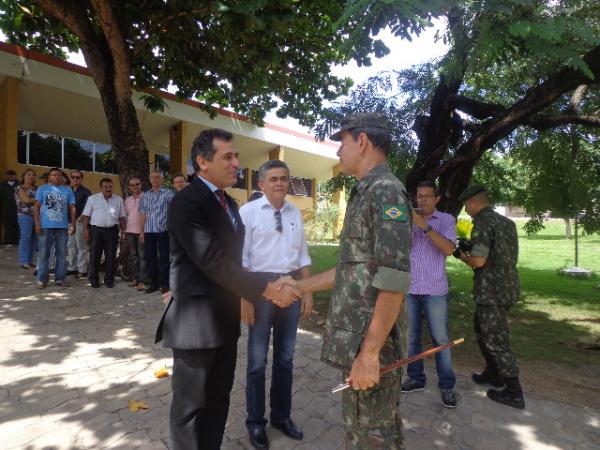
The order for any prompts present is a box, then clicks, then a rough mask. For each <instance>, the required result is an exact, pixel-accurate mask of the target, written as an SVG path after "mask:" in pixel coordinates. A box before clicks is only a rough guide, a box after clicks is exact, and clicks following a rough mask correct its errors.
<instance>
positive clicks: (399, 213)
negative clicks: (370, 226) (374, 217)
mask: <svg viewBox="0 0 600 450" xmlns="http://www.w3.org/2000/svg"><path fill="white" fill-rule="evenodd" d="M382 214H383V217H382V218H383V220H393V221H395V222H406V221H408V208H407V206H406V205H383V212H382Z"/></svg>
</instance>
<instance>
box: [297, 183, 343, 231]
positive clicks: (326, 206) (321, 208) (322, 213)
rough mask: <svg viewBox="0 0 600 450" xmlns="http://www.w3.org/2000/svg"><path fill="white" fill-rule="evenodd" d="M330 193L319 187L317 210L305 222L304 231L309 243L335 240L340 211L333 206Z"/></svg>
mask: <svg viewBox="0 0 600 450" xmlns="http://www.w3.org/2000/svg"><path fill="white" fill-rule="evenodd" d="M332 200H333V199H332V195H331V192H329V191H328V190H326V189H324V187H323V186H319V189H318V191H317V208H316V210H315V211H313V212H312V214H311V216H309V217H308V218H307V219H306V220H305V225H304V226H305V230H306V234H307V236H308V239H310V240H311V241H326V240H333V239H336V236H335V230H336V227H337V225H338V221H339V219H340V209H339V208H338V207H337V206H336V205H334V204H333V202H332Z"/></svg>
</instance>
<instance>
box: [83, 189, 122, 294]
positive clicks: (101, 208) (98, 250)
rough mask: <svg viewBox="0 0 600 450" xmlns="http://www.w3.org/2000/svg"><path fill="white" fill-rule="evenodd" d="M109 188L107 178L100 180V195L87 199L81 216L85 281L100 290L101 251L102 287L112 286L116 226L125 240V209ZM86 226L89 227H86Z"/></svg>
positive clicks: (114, 265)
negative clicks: (85, 245) (86, 243)
mask: <svg viewBox="0 0 600 450" xmlns="http://www.w3.org/2000/svg"><path fill="white" fill-rule="evenodd" d="M112 189H113V182H112V180H111V179H110V178H103V179H102V180H100V192H98V193H97V194H94V195H91V196H89V197H88V199H87V202H86V204H85V208H83V213H82V214H81V217H82V218H83V236H84V238H85V240H86V241H90V268H89V272H88V279H89V280H90V284H91V285H92V287H93V288H97V287H100V284H99V278H98V269H99V266H100V259H101V258H102V252H104V260H105V263H106V269H105V273H104V284H105V285H106V287H109V288H111V287H113V286H114V285H115V267H116V262H117V261H116V255H117V244H118V242H119V225H120V226H121V238H122V239H124V237H125V217H126V214H125V206H124V205H123V199H122V198H121V197H119V196H118V195H113V193H112ZM88 224H89V225H91V226H89V227H88Z"/></svg>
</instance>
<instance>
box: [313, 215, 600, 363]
mask: <svg viewBox="0 0 600 450" xmlns="http://www.w3.org/2000/svg"><path fill="white" fill-rule="evenodd" d="M523 223H524V222H517V227H518V228H519V236H520V239H519V245H520V255H519V274H520V277H521V288H522V299H521V301H520V302H519V303H518V304H517V305H516V306H515V307H514V308H513V309H512V310H511V313H510V331H511V344H512V347H513V350H514V351H515V353H516V354H517V357H518V359H519V360H520V361H521V362H531V363H534V364H535V363H544V365H545V367H551V366H546V363H552V364H556V365H558V366H562V367H564V368H568V369H569V370H572V371H574V372H575V373H584V372H585V373H587V374H589V375H592V374H594V373H596V374H597V373H598V371H600V351H598V350H589V349H585V348H583V347H582V346H581V344H579V341H580V340H581V339H582V338H584V339H585V338H588V339H589V338H594V337H595V338H600V287H599V286H600V277H598V276H597V275H595V276H593V277H592V278H589V279H575V278H570V277H565V276H562V275H559V274H558V273H557V269H560V268H563V267H572V266H573V265H574V259H575V258H574V241H573V240H566V239H565V237H564V232H565V226H564V224H563V222H562V221H560V222H551V223H549V224H548V225H547V227H546V229H545V230H543V231H542V232H540V233H539V234H538V235H536V236H532V237H528V236H527V235H526V234H525V233H524V232H523V231H522V230H521V229H520V228H521V226H522V224H523ZM579 248H580V257H579V265H580V266H581V267H585V268H588V269H591V270H593V271H594V272H596V273H600V236H584V237H582V238H581V239H580V246H579ZM310 252H311V256H312V258H313V267H312V269H313V271H314V272H320V271H322V270H325V269H328V268H330V267H332V266H333V265H334V264H335V260H336V256H337V246H327V245H315V246H312V247H311V248H310ZM448 274H449V278H450V283H451V303H450V305H451V306H450V313H449V322H450V323H449V327H450V336H451V338H454V339H455V338H458V337H464V338H465V341H466V342H465V343H464V344H462V345H460V346H458V347H456V348H455V350H454V351H453V358H455V359H456V360H457V361H458V362H460V360H469V361H474V360H477V361H481V357H480V356H479V349H478V347H477V343H476V341H475V337H474V332H473V330H472V328H473V326H472V322H473V310H474V303H473V299H472V296H471V287H472V270H471V269H470V268H468V267H467V266H466V265H464V264H463V263H461V262H459V261H457V260H455V259H454V258H452V257H450V258H449V259H448ZM327 303H328V294H327V293H321V294H318V295H317V296H315V307H316V309H317V311H318V312H319V314H320V315H321V314H324V313H326V311H327Z"/></svg>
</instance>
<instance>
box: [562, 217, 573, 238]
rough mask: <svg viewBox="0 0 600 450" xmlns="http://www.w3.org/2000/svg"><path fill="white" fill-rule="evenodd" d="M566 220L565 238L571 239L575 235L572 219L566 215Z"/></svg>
mask: <svg viewBox="0 0 600 450" xmlns="http://www.w3.org/2000/svg"><path fill="white" fill-rule="evenodd" d="M563 220H564V221H565V239H571V238H572V237H573V233H572V232H571V219H569V218H568V217H564V218H563Z"/></svg>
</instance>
